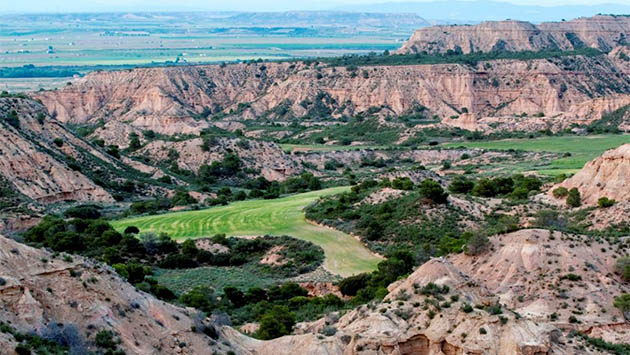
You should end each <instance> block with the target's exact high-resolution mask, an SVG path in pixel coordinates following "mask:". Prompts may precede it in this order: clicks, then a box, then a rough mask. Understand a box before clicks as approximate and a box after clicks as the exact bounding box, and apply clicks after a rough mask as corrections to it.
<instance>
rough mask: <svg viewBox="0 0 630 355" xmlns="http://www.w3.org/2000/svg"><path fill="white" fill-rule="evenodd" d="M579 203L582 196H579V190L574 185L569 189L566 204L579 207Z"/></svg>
mask: <svg viewBox="0 0 630 355" xmlns="http://www.w3.org/2000/svg"><path fill="white" fill-rule="evenodd" d="M581 205H582V197H581V196H580V191H579V190H578V189H577V188H575V187H574V188H572V189H571V190H569V194H568V195H567V206H569V207H571V208H575V207H580V206H581Z"/></svg>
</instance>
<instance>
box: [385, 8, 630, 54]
mask: <svg viewBox="0 0 630 355" xmlns="http://www.w3.org/2000/svg"><path fill="white" fill-rule="evenodd" d="M628 37H630V17H627V16H602V15H598V16H594V17H584V18H578V19H575V20H570V21H562V22H543V23H541V24H539V25H534V24H531V23H529V22H524V21H514V20H506V21H494V22H483V23H481V24H479V25H473V26H435V27H428V28H421V29H419V30H416V32H415V33H414V34H413V35H412V36H411V38H410V39H409V40H408V41H407V42H406V43H405V44H404V45H403V47H402V48H401V49H400V50H398V51H397V53H401V54H407V53H422V52H427V53H446V52H447V51H449V50H451V51H457V52H463V53H472V52H479V51H481V52H491V51H513V52H518V51H540V50H547V49H562V50H569V49H578V48H583V47H591V48H597V49H599V50H602V51H610V50H611V49H613V48H614V47H617V46H619V45H625V44H628V43H627V38H628Z"/></svg>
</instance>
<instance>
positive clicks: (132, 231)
mask: <svg viewBox="0 0 630 355" xmlns="http://www.w3.org/2000/svg"><path fill="white" fill-rule="evenodd" d="M123 233H124V234H138V233H140V229H138V227H136V226H129V227H127V228H125V231H124V232H123Z"/></svg>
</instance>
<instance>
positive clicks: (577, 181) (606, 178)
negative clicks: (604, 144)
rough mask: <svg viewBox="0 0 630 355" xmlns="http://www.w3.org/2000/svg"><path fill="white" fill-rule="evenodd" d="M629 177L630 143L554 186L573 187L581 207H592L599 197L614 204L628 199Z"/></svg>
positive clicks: (593, 161)
mask: <svg viewBox="0 0 630 355" xmlns="http://www.w3.org/2000/svg"><path fill="white" fill-rule="evenodd" d="M629 178H630V144H624V145H622V146H621V147H619V148H616V149H612V150H608V151H606V152H605V153H604V154H602V155H601V156H600V157H598V158H595V159H594V160H592V161H590V162H588V163H586V165H584V168H582V170H580V172H578V173H577V174H575V175H574V176H572V177H571V178H569V179H567V180H565V181H564V182H562V183H561V184H559V185H558V186H562V187H566V188H567V189H571V188H577V189H578V190H579V191H580V194H581V197H582V202H583V203H584V204H588V205H596V204H597V200H598V199H600V198H601V197H608V198H610V199H614V200H617V201H627V200H629V199H630V188H629V187H630V180H629ZM552 191H553V189H552ZM550 193H551V192H550Z"/></svg>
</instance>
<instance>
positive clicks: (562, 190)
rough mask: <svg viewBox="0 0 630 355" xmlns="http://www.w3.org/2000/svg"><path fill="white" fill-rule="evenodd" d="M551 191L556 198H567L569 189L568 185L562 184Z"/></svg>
mask: <svg viewBox="0 0 630 355" xmlns="http://www.w3.org/2000/svg"><path fill="white" fill-rule="evenodd" d="M551 193H552V194H553V197H555V198H565V197H567V195H568V194H569V190H567V188H566V187H562V186H560V187H556V188H555V189H553V191H552V192H551Z"/></svg>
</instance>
